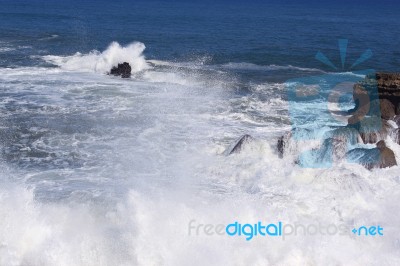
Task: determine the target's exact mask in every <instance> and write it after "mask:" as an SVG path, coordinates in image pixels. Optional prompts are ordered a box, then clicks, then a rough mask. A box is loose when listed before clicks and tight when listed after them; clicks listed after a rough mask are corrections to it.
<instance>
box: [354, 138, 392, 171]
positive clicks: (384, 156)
mask: <svg viewBox="0 0 400 266" xmlns="http://www.w3.org/2000/svg"><path fill="white" fill-rule="evenodd" d="M347 158H348V160H349V161H350V162H353V163H359V164H361V165H363V166H364V167H365V168H367V169H369V170H371V169H373V168H386V167H392V166H395V165H397V162H396V157H395V155H394V152H393V151H392V150H391V149H390V148H388V147H387V146H386V143H385V141H384V140H381V141H379V142H378V143H377V144H376V148H373V149H364V148H356V149H353V150H351V151H349V152H348V153H347Z"/></svg>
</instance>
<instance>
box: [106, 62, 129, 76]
mask: <svg viewBox="0 0 400 266" xmlns="http://www.w3.org/2000/svg"><path fill="white" fill-rule="evenodd" d="M131 71H132V68H131V66H130V65H129V63H127V62H124V63H122V64H118V66H117V67H115V66H114V67H113V68H112V69H111V71H110V74H111V75H114V76H121V77H122V78H130V77H131Z"/></svg>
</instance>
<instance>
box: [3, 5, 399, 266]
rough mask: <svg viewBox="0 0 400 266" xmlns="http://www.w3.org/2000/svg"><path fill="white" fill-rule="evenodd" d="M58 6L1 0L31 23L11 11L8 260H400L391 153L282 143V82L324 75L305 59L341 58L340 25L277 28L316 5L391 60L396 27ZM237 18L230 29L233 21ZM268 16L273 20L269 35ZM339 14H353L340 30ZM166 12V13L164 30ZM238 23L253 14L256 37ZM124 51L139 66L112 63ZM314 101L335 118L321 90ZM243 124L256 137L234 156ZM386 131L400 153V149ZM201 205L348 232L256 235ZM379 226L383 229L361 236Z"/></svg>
mask: <svg viewBox="0 0 400 266" xmlns="http://www.w3.org/2000/svg"><path fill="white" fill-rule="evenodd" d="M49 5H50V7H49V8H48V9H44V10H41V9H40V5H39V4H38V3H35V4H30V3H27V7H24V6H23V5H20V4H15V5H14V4H10V3H8V4H5V5H4V6H3V8H4V10H2V11H1V12H0V13H1V14H0V16H2V17H4V18H11V17H13V19H15V21H20V22H18V23H16V24H13V25H14V26H12V22H10V21H4V22H1V23H0V32H1V33H3V35H2V37H0V66H1V67H0V88H1V92H0V95H1V98H0V101H1V102H0V109H1V112H0V149H1V160H0V166H1V169H2V170H1V173H0V217H2V218H1V219H0V265H7V266H8V265H10V266H11V265H188V264H191V265H230V264H235V265H297V264H304V265H348V264H349V262H351V263H350V264H351V265H397V264H399V263H400V261H399V258H400V256H399V255H400V254H399V248H400V246H399V245H400V244H399V243H400V242H399V234H398V232H399V230H398V228H397V226H398V224H400V217H399V215H398V211H397V210H398V206H397V205H398V204H397V202H398V201H399V200H400V192H399V191H400V190H399V183H400V178H399V174H398V173H399V167H398V166H395V167H391V168H387V169H374V170H372V171H369V170H367V169H365V168H364V167H363V166H361V165H358V164H352V163H349V162H347V161H346V160H343V161H339V162H335V164H334V165H333V166H332V167H330V168H321V169H308V168H302V167H300V166H299V165H298V164H295V163H294V162H295V161H296V157H297V156H298V154H299V152H300V151H301V150H306V149H309V147H310V146H312V145H315V143H311V142H309V143H299V144H298V145H297V146H296V147H293V150H291V151H290V152H289V153H288V154H285V156H284V157H283V158H280V156H279V154H278V152H277V150H276V143H277V139H278V137H279V136H281V135H282V134H284V133H285V132H288V131H290V130H291V129H292V127H291V119H290V117H289V108H290V107H289V106H290V104H289V102H288V98H287V91H286V87H287V86H286V85H287V84H286V81H287V80H290V79H293V78H297V77H303V76H318V75H323V74H326V73H330V71H331V70H330V69H326V68H325V67H323V66H321V65H319V63H318V62H317V61H316V60H315V61H316V63H310V61H312V60H313V57H314V55H315V53H316V52H317V51H318V50H324V49H325V48H326V49H327V50H328V54H329V55H333V56H334V55H335V53H330V50H329V49H336V46H335V45H336V35H335V36H327V34H323V31H322V30H323V28H324V27H322V26H321V34H320V35H319V37H318V40H313V39H312V38H311V37H312V36H315V30H316V28H312V30H311V29H310V32H308V31H307V30H305V29H306V28H305V27H306V25H308V24H307V23H305V24H303V26H301V25H299V26H298V27H299V28H298V30H300V32H301V34H300V35H290V36H291V37H290V38H292V39H293V40H291V41H285V39H282V38H278V37H281V34H283V32H286V31H287V30H289V29H291V28H292V26H293V25H294V24H293V23H295V21H300V20H302V19H304V18H308V19H309V20H311V21H314V20H317V21H318V20H321V19H322V18H323V23H327V24H326V25H333V26H334V27H335V29H336V30H337V32H336V31H333V32H334V34H338V35H339V34H346V33H347V35H351V36H349V38H350V37H353V39H354V46H352V47H353V48H354V50H353V52H354V51H358V50H360V51H363V49H365V48H376V49H375V50H374V51H375V53H376V54H377V55H378V56H380V58H376V60H377V61H379V62H378V63H377V68H378V67H379V68H381V69H385V70H391V69H396V68H397V67H398V61H397V60H398V58H397V57H395V56H393V57H391V59H388V57H386V56H383V55H396V54H397V53H398V51H397V50H396V49H395V48H393V47H394V44H390V45H388V46H385V49H382V48H381V46H382V47H383V46H384V44H385V45H386V44H387V43H386V42H387V40H386V39H384V44H382V43H379V44H375V46H374V47H370V46H369V47H365V45H366V44H369V45H371V44H373V43H374V42H377V43H378V40H380V39H379V37H378V36H371V35H368V34H367V35H364V33H360V31H362V30H366V29H365V27H364V26H363V24H359V19H360V16H361V15H357V16H356V17H355V18H354V20H352V18H351V17H348V16H347V15H348V13H346V12H344V13H341V12H342V11H343V10H342V9H341V8H339V7H338V10H334V11H335V12H334V13H335V14H336V15H337V16H332V17H326V16H325V15H324V14H325V13H318V12H311V11H307V10H304V9H299V7H298V6H295V7H291V8H288V9H284V8H282V7H279V6H274V9H271V8H269V9H268V8H264V9H263V10H264V11H265V12H270V13H269V14H271V16H266V15H263V14H264V13H262V12H261V11H260V12H259V13H257V12H256V10H255V9H251V8H252V7H251V6H249V7H246V9H245V11H246V10H251V11H254V12H253V13H252V14H253V16H250V15H247V13H246V12H242V13H238V12H239V11H240V10H241V8H243V6H241V5H240V6H235V5H233V6H231V7H229V8H228V9H227V10H228V11H226V10H225V9H220V6H219V5H218V6H217V8H216V11H208V13H204V14H201V13H199V11H198V10H197V9H196V8H194V7H193V6H192V5H191V4H186V3H175V4H172V5H171V6H168V5H166V4H165V3H164V4H163V3H159V8H158V9H155V8H153V9H150V8H151V7H153V5H155V4H154V3H152V2H151V3H147V4H146V3H141V4H138V3H137V4H131V5H132V6H130V5H128V4H127V5H128V6H125V8H123V9H121V7H118V6H117V5H114V4H108V6H106V7H107V8H106V7H99V6H98V5H89V4H83V6H82V9H81V10H75V9H74V8H73V7H71V6H68V1H67V2H65V3H64V2H63V3H61V2H60V3H57V4H55V3H49ZM59 7H64V12H60V11H59V9H58V8H59ZM133 7H135V8H136V9H135V8H133ZM263 7H264V6H263ZM89 10H90V11H91V12H89ZM137 10H139V11H143V12H144V13H143V14H142V15H140V14H139V11H137ZM222 10H225V11H226V12H222ZM268 10H270V11H268ZM85 12H87V14H88V15H87V18H86V19H84V18H83V17H84V16H83V15H84V14H85ZM185 12H189V13H186V14H187V15H185ZM309 12H311V13H310V14H309ZM321 12H322V11H321ZM359 12H360V13H361V14H364V15H365V14H373V11H370V10H369V11H368V9H367V8H361V9H360V10H359ZM371 12H372V13H371ZM384 12H386V13H387V14H392V11H390V10H386V9H385V10H384ZM274 13H276V14H277V15H275V16H273V14H274ZM278 14H279V16H278ZM307 14H309V15H307ZM312 14H318V15H316V16H315V17H314V16H311V15H312ZM135 15H137V16H135ZM157 16H160V18H159V20H156V19H154V18H155V17H157ZM185 16H189V17H190V18H191V19H187V18H186V17H185ZM111 17H113V18H114V21H116V22H115V23H116V24H115V25H110V24H109V23H110V21H111ZM230 17H234V18H236V19H237V20H235V21H233V22H232V23H234V25H236V26H238V27H237V28H235V27H234V25H231V24H229V23H226V22H227V21H229V20H227V18H230ZM99 18H102V19H99ZM161 18H163V19H164V20H161ZM209 18H214V20H211V21H210V20H209ZM218 18H219V19H218ZM363 18H364V19H365V20H374V21H375V22H376V25H375V26H372V28H374V27H378V26H377V25H381V24H382V25H383V24H385V23H386V22H387V21H388V20H390V21H391V23H395V22H394V21H397V20H394V19H393V20H392V18H393V17H391V16H389V15H388V16H386V18H385V19H382V18H380V17H378V18H374V19H372V18H371V17H367V16H364V17H363ZM246 19H250V20H249V22H248V23H249V24H241V22H243V21H245V20H246ZM30 20H32V25H30V24H29V23H27V21H30ZM140 20H143V22H142V23H141V24H140V25H141V26H142V27H139V24H137V21H140ZM270 20H271V21H274V20H278V22H276V25H280V29H275V30H268V34H269V35H268V36H267V35H266V31H265V27H267V26H265V25H268V22H271V21H270ZM329 20H333V22H332V21H331V22H329ZM338 20H339V21H341V23H344V22H346V21H347V22H348V23H352V25H358V26H357V27H355V28H353V30H354V32H350V30H347V29H346V31H344V32H343V31H340V30H341V29H344V27H342V26H338V25H339V24H336V23H335V21H338ZM2 21H3V20H2ZM22 21H24V22H22ZM51 21H53V22H54V21H56V22H57V23H49V22H51ZM93 21H98V23H97V24H95V23H94V22H93ZM161 21H167V22H168V23H167V22H165V27H164V28H162V29H160V30H157V27H158V26H159V25H160V23H161ZM196 21H197V23H200V24H196ZM185 23H189V24H190V23H193V24H191V25H187V24H185ZM329 23H333V24H329ZM380 23H381V24H380ZM396 23H398V22H396ZM28 24H29V25H28ZM35 25H36V26H38V25H39V26H40V27H37V29H36V30H34V29H33V28H35V27H34V26H35ZM71 25H72V26H71ZM107 25H108V26H107ZM143 25H144V26H143ZM178 25H180V26H179V27H178ZM199 25H201V27H200V26H199ZM245 25H250V26H256V25H258V26H259V27H255V29H254V31H249V32H248V35H246V34H244V32H243V31H245V30H246V26H245ZM312 25H314V24H312ZM214 26H215V27H214ZM250 26H249V27H250ZM261 26H263V28H261ZM212 27H214V30H215V31H216V32H213V31H211V28H212ZM313 27H317V26H313ZM191 28H192V30H189V29H191ZM200 28H201V29H200ZM168 29H170V30H171V29H176V31H173V32H174V34H176V35H175V36H173V37H169V35H168V34H170V33H171V32H169V31H168ZM196 29H197V30H198V31H197V32H196V34H197V35H196V37H193V36H194V35H195V34H194V32H195V31H196ZM199 29H200V30H199ZM234 29H237V30H234ZM257 29H258V32H257ZM263 29H264V30H263ZM219 30H220V31H221V32H224V33H225V34H224V35H220V36H218V34H216V33H218V32H219ZM191 32H193V35H191ZM341 32H343V33H341ZM178 33H179V34H180V35H179V34H178ZM206 33H207V34H206ZM171 34H172V33H171ZM178 35H179V36H180V37H179V36H178ZM236 35H237V36H236ZM210 36H214V37H210ZM286 36H287V38H289V35H286ZM360 36H366V37H365V39H363V40H364V41H365V40H366V41H365V45H364V43H363V40H361V38H357V37H360ZM178 37H179V38H178ZM210 38H211V39H212V38H215V39H213V40H214V41H215V40H216V42H214V44H212V43H213V42H211V41H210ZM296 38H297V39H296ZM323 38H325V39H324V41H322V39H323ZM394 38H397V37H394ZM306 39H307V40H309V41H307V42H305V43H301V42H300V41H301V40H306ZM239 40H243V41H241V43H238V42H239ZM246 40H247V41H246ZM350 40H351V39H350ZM351 41H353V40H351ZM292 42H293V43H292ZM244 43H246V45H244ZM265 43H266V46H262V45H261V44H265ZM229 44H230V45H229ZM188 47H190V48H188ZM239 47H240V49H241V50H240V51H239V50H238V48H239ZM383 50H385V51H383ZM324 51H325V50H324ZM285 53H287V56H285ZM308 55H310V57H309V56H308ZM357 56H359V53H356V55H354V57H355V58H357ZM306 58H307V59H306ZM380 59H382V60H380ZM123 61H124V62H125V61H126V62H129V63H130V65H131V66H132V78H130V79H121V78H119V77H114V76H109V75H107V74H106V73H107V72H108V71H109V70H110V68H111V67H112V66H115V65H116V64H117V63H120V62H123ZM372 64H373V63H372ZM337 75H354V74H352V73H351V72H347V71H343V73H338V74H337ZM303 108H304V109H305V110H309V112H312V113H313V114H321V116H320V117H319V119H321V121H324V119H326V115H327V114H326V113H324V110H325V109H326V107H325V106H323V105H322V104H320V103H318V102H313V103H306V102H305V103H304V105H303ZM309 122H310V124H312V123H313V121H309ZM333 126H334V125H327V126H326V127H324V128H321V129H319V131H318V133H319V134H323V133H324V132H327V131H328V130H330V129H331V128H332V127H333ZM243 134H250V135H251V136H253V138H254V139H255V140H254V141H253V142H251V143H249V144H248V145H246V146H245V147H244V149H243V150H242V151H241V153H239V154H233V155H231V156H225V155H224V151H225V149H226V148H227V147H228V146H229V145H230V144H231V143H233V142H234V141H235V140H236V139H237V138H238V137H240V136H241V135H243ZM317 142H318V141H317ZM386 142H387V144H388V146H389V147H391V148H392V149H393V151H394V152H395V154H396V159H397V161H399V159H400V150H398V149H397V148H396V145H395V144H394V143H393V140H392V139H390V138H388V139H387V140H386ZM191 220H195V221H196V223H198V224H201V223H203V224H206V223H209V224H228V223H232V222H234V221H240V222H242V223H257V222H258V221H265V222H266V223H267V222H278V221H282V222H284V223H296V222H298V223H303V224H318V223H322V224H329V223H332V224H337V225H344V226H345V227H346V228H348V231H349V234H346V235H344V236H340V235H335V236H330V235H316V236H291V237H288V238H287V239H285V240H282V239H281V238H272V237H256V238H254V239H252V240H251V241H246V240H245V238H243V237H229V236H226V235H225V236H207V235H201V234H200V235H198V236H197V235H189V234H188V223H189V222H190V221H191ZM378 224H379V225H382V226H384V236H382V237H375V238H374V237H356V236H355V235H354V234H352V233H351V229H353V228H354V227H358V226H361V225H378Z"/></svg>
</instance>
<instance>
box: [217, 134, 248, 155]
mask: <svg viewBox="0 0 400 266" xmlns="http://www.w3.org/2000/svg"><path fill="white" fill-rule="evenodd" d="M253 140H254V139H253V137H252V136H250V135H248V134H246V135H243V136H241V137H240V138H239V139H237V140H236V141H235V142H234V143H233V144H232V145H230V146H229V147H228V148H227V149H226V150H225V152H224V154H225V155H231V154H234V153H239V152H240V151H241V150H242V149H243V147H244V146H245V145H246V144H248V143H250V142H252V141H253Z"/></svg>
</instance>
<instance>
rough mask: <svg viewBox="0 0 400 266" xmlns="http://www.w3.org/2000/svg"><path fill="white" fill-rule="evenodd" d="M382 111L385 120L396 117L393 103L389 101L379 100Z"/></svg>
mask: <svg viewBox="0 0 400 266" xmlns="http://www.w3.org/2000/svg"><path fill="white" fill-rule="evenodd" d="M379 105H380V110H381V117H382V118H383V119H386V120H388V119H391V118H393V117H394V116H395V115H396V108H395V106H394V105H393V103H392V102H390V101H389V100H388V99H380V100H379Z"/></svg>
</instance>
